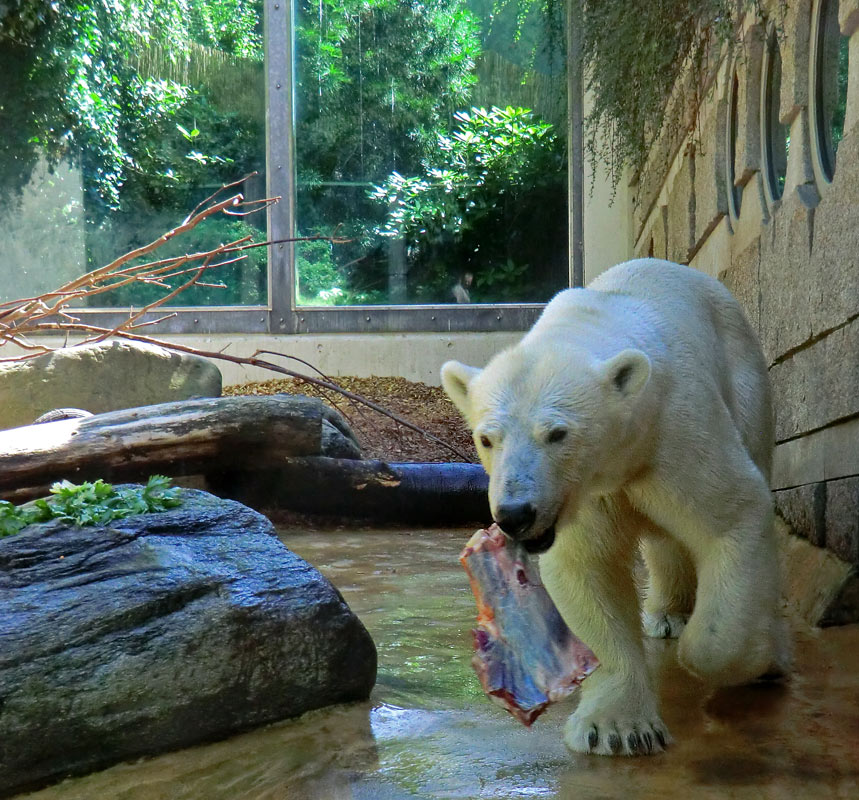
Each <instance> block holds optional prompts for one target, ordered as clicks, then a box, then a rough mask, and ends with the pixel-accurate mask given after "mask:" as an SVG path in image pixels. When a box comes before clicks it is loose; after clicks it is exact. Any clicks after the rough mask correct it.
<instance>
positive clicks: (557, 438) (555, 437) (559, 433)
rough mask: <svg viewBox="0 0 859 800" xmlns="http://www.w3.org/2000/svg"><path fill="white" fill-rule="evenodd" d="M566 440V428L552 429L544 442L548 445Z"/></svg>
mask: <svg viewBox="0 0 859 800" xmlns="http://www.w3.org/2000/svg"><path fill="white" fill-rule="evenodd" d="M566 438H567V429H566V428H552V430H550V431H549V435H548V436H547V437H546V440H547V441H548V442H549V444H555V442H562V441H564V439H566Z"/></svg>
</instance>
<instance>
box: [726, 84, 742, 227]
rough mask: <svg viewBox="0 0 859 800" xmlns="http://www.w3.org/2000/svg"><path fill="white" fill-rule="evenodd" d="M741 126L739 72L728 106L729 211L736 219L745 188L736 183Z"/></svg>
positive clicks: (727, 173)
mask: <svg viewBox="0 0 859 800" xmlns="http://www.w3.org/2000/svg"><path fill="white" fill-rule="evenodd" d="M739 128H740V79H739V77H738V75H737V73H736V72H735V73H734V78H733V80H732V81H731V96H730V102H729V108H728V169H727V170H726V177H727V181H728V211H729V212H730V215H731V218H732V219H734V220H737V219H739V217H740V204H741V203H742V201H743V190H742V188H741V187H739V186H737V184H736V176H737V133H738V132H739Z"/></svg>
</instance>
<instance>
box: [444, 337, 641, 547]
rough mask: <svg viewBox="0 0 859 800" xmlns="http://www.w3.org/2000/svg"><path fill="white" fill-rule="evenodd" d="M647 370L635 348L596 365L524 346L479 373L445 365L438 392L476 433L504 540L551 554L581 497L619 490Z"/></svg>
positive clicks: (583, 356) (579, 356) (577, 355)
mask: <svg viewBox="0 0 859 800" xmlns="http://www.w3.org/2000/svg"><path fill="white" fill-rule="evenodd" d="M650 371H651V369H650V360H649V359H648V358H647V356H646V355H645V354H644V353H642V352H641V351H639V350H624V351H622V352H620V353H618V354H617V355H615V356H614V357H612V358H609V359H607V360H600V359H597V358H594V357H593V356H592V355H591V354H589V353H586V352H580V351H575V352H570V351H569V350H562V349H558V348H548V349H547V348H545V347H527V346H525V345H524V343H523V344H520V345H519V346H517V347H514V348H511V349H510V350H506V351H504V352H502V353H499V354H498V355H497V356H495V358H493V359H492V361H490V363H489V364H488V366H487V367H486V368H485V369H483V370H481V369H477V368H475V367H468V366H466V365H464V364H461V363H459V362H458V361H448V362H447V363H446V364H444V366H443V367H442V369H441V380H442V385H443V386H444V390H445V392H446V393H447V395H448V397H450V399H451V400H452V401H453V403H454V405H455V406H456V407H457V408H458V409H459V411H460V413H461V414H462V416H463V417H464V418H465V421H466V423H467V424H468V426H469V427H470V428H471V431H472V435H473V437H474V442H475V445H476V446H477V452H478V455H479V456H480V460H481V462H482V463H483V466H484V467H485V469H486V471H487V473H488V474H489V476H490V477H489V505H490V509H491V511H492V517H493V519H494V520H495V521H496V522H497V523H498V525H499V526H500V527H501V529H502V530H503V531H504V532H505V533H506V534H507V535H508V536H510V537H512V538H514V539H517V540H519V541H521V542H522V543H523V544H524V546H525V548H526V549H527V550H529V551H530V552H534V553H540V552H545V551H546V550H548V549H549V548H550V547H551V546H552V544H553V542H554V540H555V523H556V522H557V520H558V517H559V516H560V515H561V514H562V513H563V514H564V515H570V514H573V515H574V514H575V513H576V509H577V507H578V504H579V502H580V500H581V498H582V496H583V495H584V493H586V492H588V491H598V492H603V491H611V490H612V489H613V488H616V486H612V484H613V483H615V482H617V481H619V480H621V476H620V475H619V474H618V470H620V472H623V468H622V461H623V458H622V456H623V450H624V447H625V446H626V443H627V442H629V436H630V432H631V431H632V430H634V429H636V428H638V427H639V426H638V425H637V424H636V419H635V410H636V406H637V400H638V397H639V395H640V394H641V392H642V389H643V388H644V386H645V385H646V384H647V382H648V379H649V377H650Z"/></svg>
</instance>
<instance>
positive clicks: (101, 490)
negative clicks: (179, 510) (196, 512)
mask: <svg viewBox="0 0 859 800" xmlns="http://www.w3.org/2000/svg"><path fill="white" fill-rule="evenodd" d="M179 493H180V490H179V489H178V488H177V487H173V486H171V485H170V478H166V477H164V476H163V475H153V476H151V477H150V478H149V480H148V481H147V482H146V485H145V486H133V487H126V488H119V489H117V488H115V487H114V486H113V485H112V484H110V483H105V482H104V481H103V480H101V479H98V480H97V481H94V482H93V483H90V482H89V481H85V482H84V483H81V484H74V483H71V482H70V481H60V482H58V483H55V484H54V485H53V486H51V494H52V495H53V496H52V497H50V498H41V499H39V500H35V501H33V502H32V503H25V504H24V505H21V506H15V505H14V504H13V503H10V502H8V501H6V500H0V537H3V536H11V535H12V534H15V533H18V531H20V530H21V529H22V528H26V527H27V525H32V524H33V523H35V522H47V521H48V520H52V519H59V520H62V521H63V522H68V523H70V524H73V525H81V526H83V525H105V524H106V523H108V522H112V521H113V520H116V519H124V518H125V517H131V516H134V515H135V514H149V513H152V512H157V511H166V510H167V509H168V508H175V507H176V506H178V505H180V504H181V502H182V501H181V499H180V497H179Z"/></svg>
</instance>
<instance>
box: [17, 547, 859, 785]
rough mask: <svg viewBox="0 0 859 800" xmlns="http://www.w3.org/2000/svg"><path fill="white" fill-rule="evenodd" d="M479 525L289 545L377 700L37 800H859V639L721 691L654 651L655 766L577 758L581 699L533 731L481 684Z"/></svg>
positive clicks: (554, 711) (842, 637) (821, 637)
mask: <svg viewBox="0 0 859 800" xmlns="http://www.w3.org/2000/svg"><path fill="white" fill-rule="evenodd" d="M470 534H471V530H460V531H440V530H432V531H415V532H398V531H361V532H357V533H340V532H332V533H320V532H313V533H296V532H292V531H287V532H285V533H284V534H283V536H282V538H283V540H284V542H285V543H286V544H287V545H288V546H289V547H290V548H291V549H293V550H294V551H295V552H297V553H298V554H299V555H301V556H302V557H304V558H305V559H307V560H308V561H310V562H311V563H312V564H314V565H315V566H317V567H318V568H319V569H320V570H321V571H322V572H323V573H324V574H326V575H327V576H328V577H329V578H330V579H331V580H332V581H333V582H334V584H335V585H336V586H337V587H338V588H339V589H340V590H341V592H342V593H343V596H344V597H345V598H346V600H347V602H348V603H349V604H350V606H351V607H352V608H353V610H354V611H355V612H356V613H357V614H358V615H359V616H360V617H361V619H362V620H363V621H364V624H365V625H366V626H367V628H368V629H369V631H370V633H371V634H372V636H373V638H374V640H375V642H376V646H377V648H378V652H379V676H378V683H377V685H376V688H375V689H374V691H373V694H372V697H371V698H370V701H369V702H367V703H359V704H353V705H350V706H338V707H335V708H331V709H325V710H321V711H316V712H312V713H310V714H307V715H305V716H303V717H301V718H300V719H297V720H291V721H287V722H283V723H278V724H275V725H271V726H269V727H267V728H264V729H261V730H258V731H254V732H251V733H247V734H243V735H240V736H236V737H233V738H232V739H229V740H227V741H224V742H218V743H215V744H211V745H205V746H201V747H194V748H189V749H187V750H183V751H179V752H176V753H169V754H167V755H163V756H158V757H155V758H151V759H147V760H143V761H139V762H137V763H133V764H122V765H118V766H115V767H112V768H110V769H108V770H105V771H103V772H100V773H96V774H94V775H90V776H87V777H85V778H78V779H72V780H68V781H65V782H64V783H62V784H59V785H57V786H54V787H50V788H48V789H44V790H42V791H40V792H36V793H34V794H31V795H28V796H27V797H28V798H31V800H96V799H97V800H287V798H288V799H289V800H303V799H304V798H307V800H329V799H330V800H340V799H341V798H344V799H345V798H356V799H360V800H363V799H365V798H366V800H376V799H377V798H378V800H400V799H401V798H463V799H464V798H544V797H545V798H622V799H623V800H635V798H639V797H641V798H649V797H655V796H657V793H658V796H670V795H671V794H675V795H677V796H678V797H688V796H691V797H694V798H750V799H751V798H754V800H759V799H760V798H773V799H775V798H790V799H791V800H801V798H805V797H815V798H817V797H821V798H822V797H838V798H841V797H844V798H854V797H857V796H859V674H857V670H856V665H857V664H859V627H857V626H851V627H848V628H843V629H838V630H828V631H824V632H820V631H816V632H810V631H802V632H800V633H799V634H798V647H797V666H798V670H797V675H796V676H795V677H794V679H793V680H792V681H791V682H790V683H789V684H788V685H787V686H786V687H778V686H775V687H773V686H769V687H755V688H743V689H736V690H731V691H726V690H723V691H721V692H719V693H717V694H708V693H707V692H706V691H704V690H703V687H702V686H701V685H700V684H699V683H697V682H696V681H695V680H694V679H692V678H690V677H689V676H687V675H686V674H685V673H683V672H682V671H681V670H680V669H679V668H678V667H677V666H676V664H675V659H674V649H675V645H674V644H673V643H669V642H661V641H653V642H650V643H649V644H648V657H649V659H651V661H652V665H653V667H654V669H656V670H657V671H658V672H659V673H660V675H661V681H662V687H663V688H662V695H663V705H664V716H665V719H666V722H667V723H668V725H669V727H670V728H671V731H672V733H673V735H674V736H675V738H676V739H677V740H678V741H677V744H676V745H675V746H674V747H672V748H671V749H670V750H669V751H668V752H667V753H665V754H662V755H660V756H657V757H653V758H649V759H620V760H618V759H609V758H600V757H589V756H578V755H571V754H569V753H568V752H567V751H566V749H565V748H564V746H563V744H562V741H561V732H562V728H563V723H564V720H565V718H566V716H567V714H569V712H570V710H571V703H562V704H559V705H558V706H555V707H552V708H551V709H550V710H549V711H548V712H547V713H546V714H545V715H544V716H542V717H541V718H540V719H539V720H538V721H537V722H536V723H535V724H534V726H533V728H532V729H530V730H528V729H525V728H524V727H522V726H521V725H520V724H519V723H518V722H516V721H514V720H513V719H512V718H511V717H510V716H509V715H508V714H506V712H504V711H503V710H501V709H500V708H498V707H496V706H494V705H493V704H492V703H490V702H489V701H488V700H487V699H486V698H485V697H484V696H483V694H482V692H481V689H480V686H479V684H478V682H477V679H476V677H475V676H474V674H473V672H472V671H471V667H470V663H469V662H470V658H471V635H470V629H471V626H472V624H473V621H474V617H475V613H476V610H475V605H474V599H473V596H472V594H471V591H470V589H469V587H468V581H467V578H466V576H465V573H464V571H463V570H462V568H461V567H460V565H459V563H458V560H457V557H458V554H459V551H460V549H461V548H462V546H463V544H464V542H465V541H466V539H467V538H468V536H469V535H470Z"/></svg>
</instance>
